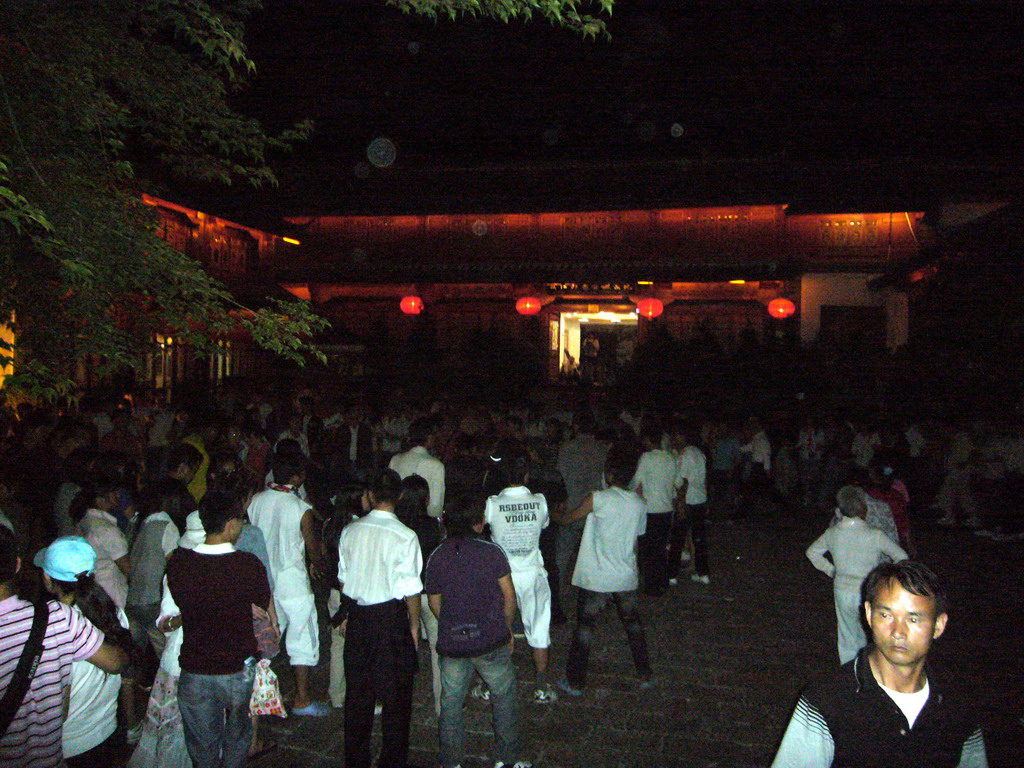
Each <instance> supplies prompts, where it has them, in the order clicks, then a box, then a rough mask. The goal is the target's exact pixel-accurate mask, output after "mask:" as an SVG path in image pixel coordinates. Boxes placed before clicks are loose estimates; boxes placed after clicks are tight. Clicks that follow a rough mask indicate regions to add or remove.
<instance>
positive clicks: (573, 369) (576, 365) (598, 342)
mask: <svg viewBox="0 0 1024 768" xmlns="http://www.w3.org/2000/svg"><path fill="white" fill-rule="evenodd" d="M558 339H559V342H558V359H559V360H560V361H561V363H560V367H561V374H562V376H563V378H576V377H578V378H579V379H580V380H581V381H583V382H585V383H590V384H609V385H610V384H614V383H615V380H616V378H617V376H618V372H619V371H620V370H621V369H622V368H623V367H624V366H626V365H627V364H628V363H629V361H630V360H632V359H633V352H634V351H635V350H636V342H637V314H636V310H631V311H630V310H618V311H613V310H603V311H600V312H562V313H561V314H560V315H559V318H558Z"/></svg>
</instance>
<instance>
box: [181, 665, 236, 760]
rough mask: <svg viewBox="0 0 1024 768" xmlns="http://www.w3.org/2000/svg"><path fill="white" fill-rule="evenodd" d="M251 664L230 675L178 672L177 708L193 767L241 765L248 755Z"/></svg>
mask: <svg viewBox="0 0 1024 768" xmlns="http://www.w3.org/2000/svg"><path fill="white" fill-rule="evenodd" d="M254 676H255V668H254V667H248V666H247V667H246V668H245V669H243V670H242V671H241V672H235V673H233V674H230V675H197V674H194V673H192V672H185V671H184V670H183V671H182V673H181V677H179V678H178V708H179V709H180V710H181V724H182V725H183V726H184V729H185V746H186V747H188V754H189V757H191V758H192V764H193V765H195V766H196V768H200V766H202V768H241V766H243V765H245V761H246V758H247V757H248V755H249V744H250V742H251V741H252V721H251V720H250V719H249V700H250V699H251V698H252V683H253V678H254Z"/></svg>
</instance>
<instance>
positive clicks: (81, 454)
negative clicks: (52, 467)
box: [61, 448, 97, 485]
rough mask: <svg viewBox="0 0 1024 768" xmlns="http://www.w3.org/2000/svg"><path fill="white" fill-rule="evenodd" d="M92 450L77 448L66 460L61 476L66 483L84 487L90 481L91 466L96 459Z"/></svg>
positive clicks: (95, 453)
mask: <svg viewBox="0 0 1024 768" xmlns="http://www.w3.org/2000/svg"><path fill="white" fill-rule="evenodd" d="M96 455H97V451H95V450H94V449H92V448H76V449H75V450H73V451H72V452H71V453H69V454H68V455H67V456H66V457H65V458H64V463H63V465H62V466H61V475H62V477H63V479H64V481H65V482H69V483H74V484H75V485H83V484H84V483H86V482H87V481H88V479H89V464H90V463H91V462H92V461H93V460H94V459H95V458H96Z"/></svg>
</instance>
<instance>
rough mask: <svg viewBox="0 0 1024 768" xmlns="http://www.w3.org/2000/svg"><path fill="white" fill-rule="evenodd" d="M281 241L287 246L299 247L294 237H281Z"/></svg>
mask: <svg viewBox="0 0 1024 768" xmlns="http://www.w3.org/2000/svg"><path fill="white" fill-rule="evenodd" d="M281 239H282V240H284V241H285V242H286V243H288V244H289V245H301V243H300V242H299V241H298V240H296V239H295V238H294V237H282V238H281Z"/></svg>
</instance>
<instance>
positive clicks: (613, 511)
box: [572, 487, 647, 592]
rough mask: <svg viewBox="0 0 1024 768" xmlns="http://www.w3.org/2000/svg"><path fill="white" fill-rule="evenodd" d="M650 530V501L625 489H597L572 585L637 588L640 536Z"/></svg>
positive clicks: (612, 589)
mask: <svg viewBox="0 0 1024 768" xmlns="http://www.w3.org/2000/svg"><path fill="white" fill-rule="evenodd" d="M646 531H647V504H646V503H645V502H644V500H643V499H641V498H640V497H639V496H638V495H637V494H635V493H633V492H632V491H627V490H625V489H623V488H616V487H613V488H609V489H608V490H606V491H594V510H593V511H592V512H591V513H590V514H588V515H587V517H586V523H585V525H584V527H583V539H582V541H581V542H580V553H579V555H578V556H577V558H576V570H575V571H574V572H573V574H572V584H573V586H574V587H579V588H580V589H589V590H590V591H591V592H629V591H631V590H634V589H636V588H637V586H638V585H639V583H640V574H639V571H638V570H637V564H636V540H637V537H638V536H640V535H642V534H643V533H645V532H646Z"/></svg>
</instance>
